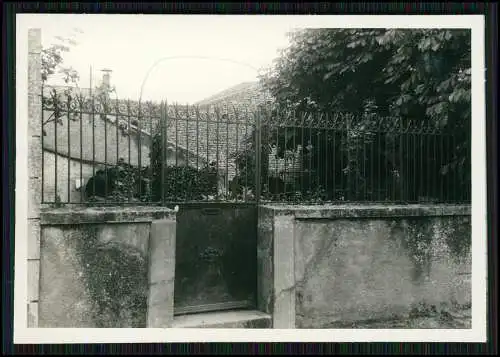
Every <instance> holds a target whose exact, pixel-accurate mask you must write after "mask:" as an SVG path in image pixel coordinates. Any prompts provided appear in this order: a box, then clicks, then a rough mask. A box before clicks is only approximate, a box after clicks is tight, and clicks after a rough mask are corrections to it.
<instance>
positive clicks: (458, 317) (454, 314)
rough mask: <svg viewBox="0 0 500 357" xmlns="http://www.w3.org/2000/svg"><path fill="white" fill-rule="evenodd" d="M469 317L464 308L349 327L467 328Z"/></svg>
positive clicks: (468, 310)
mask: <svg viewBox="0 0 500 357" xmlns="http://www.w3.org/2000/svg"><path fill="white" fill-rule="evenodd" d="M471 318H472V314H471V309H470V308H466V309H460V310H458V309H457V310H454V311H447V312H441V313H436V314H428V315H426V316H418V317H411V318H407V319H401V320H391V321H377V322H366V323H359V324H355V326H352V327H351V328H375V329H382V328H394V329H397V328H410V329H454V328H456V329H469V328H471V320H472V319H471Z"/></svg>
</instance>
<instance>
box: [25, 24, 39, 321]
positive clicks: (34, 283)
mask: <svg viewBox="0 0 500 357" xmlns="http://www.w3.org/2000/svg"><path fill="white" fill-rule="evenodd" d="M41 51H42V34H41V30H40V29H29V30H28V68H27V70H28V83H27V84H28V132H27V137H28V175H29V176H28V222H26V223H27V224H28V232H29V233H28V234H29V237H27V240H28V242H27V245H28V257H27V259H28V279H27V284H28V301H27V304H28V305H27V308H28V321H27V324H28V327H37V325H38V303H37V301H38V298H39V267H40V260H39V259H40V205H41V194H42V161H41V157H42V139H41V132H42V107H41V98H40V93H41V90H42V72H41V68H42V67H41V66H42V57H41Z"/></svg>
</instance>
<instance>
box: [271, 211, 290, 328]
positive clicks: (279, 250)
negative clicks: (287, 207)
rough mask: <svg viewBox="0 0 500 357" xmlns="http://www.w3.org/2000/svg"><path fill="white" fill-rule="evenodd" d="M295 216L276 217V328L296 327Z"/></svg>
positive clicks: (274, 321) (274, 317)
mask: <svg viewBox="0 0 500 357" xmlns="http://www.w3.org/2000/svg"><path fill="white" fill-rule="evenodd" d="M294 223H295V222H294V218H293V216H276V217H274V244H273V246H274V247H273V250H274V292H273V294H274V309H273V327H274V328H295V276H294V275H295V274H294V269H295V268H294V266H295V264H294V263H295V252H294V241H295V238H294V232H295V227H294Z"/></svg>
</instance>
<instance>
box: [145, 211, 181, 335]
mask: <svg viewBox="0 0 500 357" xmlns="http://www.w3.org/2000/svg"><path fill="white" fill-rule="evenodd" d="M176 223H177V222H176V220H175V218H174V219H161V220H157V221H153V222H152V223H151V233H150V234H151V235H150V241H149V297H148V316H147V327H148V328H167V327H170V326H172V323H173V321H174V278H175V241H176V229H177V227H176Z"/></svg>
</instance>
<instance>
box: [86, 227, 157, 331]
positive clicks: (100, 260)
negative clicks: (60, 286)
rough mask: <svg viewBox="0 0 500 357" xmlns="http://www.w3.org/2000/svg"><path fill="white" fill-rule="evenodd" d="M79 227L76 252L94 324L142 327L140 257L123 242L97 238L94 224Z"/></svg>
mask: <svg viewBox="0 0 500 357" xmlns="http://www.w3.org/2000/svg"><path fill="white" fill-rule="evenodd" d="M81 229H82V230H83V232H82V233H83V234H82V235H81V236H80V239H79V241H78V244H77V249H78V256H79V259H80V263H81V266H82V268H83V279H84V282H85V287H86V289H87V291H88V293H89V296H90V299H91V304H92V315H93V319H94V321H95V323H96V326H97V327H108V328H116V327H129V328H133V327H145V326H146V313H147V293H148V286H147V281H148V278H147V273H148V272H147V265H146V261H145V259H144V257H143V256H142V254H141V253H140V252H139V251H138V250H136V249H134V248H132V247H129V246H127V245H124V244H120V243H116V242H107V243H101V242H99V239H98V227H97V226H95V225H85V226H81Z"/></svg>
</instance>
